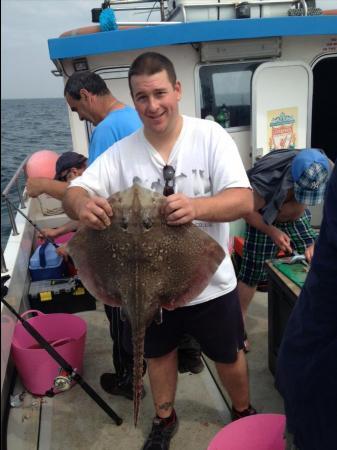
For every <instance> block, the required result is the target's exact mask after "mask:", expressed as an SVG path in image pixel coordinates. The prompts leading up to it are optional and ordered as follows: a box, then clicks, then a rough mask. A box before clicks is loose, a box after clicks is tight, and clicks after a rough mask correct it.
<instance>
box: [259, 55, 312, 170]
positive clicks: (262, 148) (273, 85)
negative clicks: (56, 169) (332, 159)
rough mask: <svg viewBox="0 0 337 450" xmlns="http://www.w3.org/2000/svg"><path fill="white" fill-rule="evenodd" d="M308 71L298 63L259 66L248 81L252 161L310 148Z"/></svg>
mask: <svg viewBox="0 0 337 450" xmlns="http://www.w3.org/2000/svg"><path fill="white" fill-rule="evenodd" d="M312 84H313V83H312V71H311V69H310V67H309V66H308V65H307V64H305V63H304V62H301V61H277V62H266V63H263V64H261V65H260V66H259V67H258V68H257V69H256V71H255V73H254V75H253V79H252V160H253V164H254V162H255V161H256V159H258V158H261V157H262V156H263V155H265V154H266V153H268V152H269V151H270V150H272V149H282V148H284V149H287V148H304V147H309V146H310V134H311V104H312Z"/></svg>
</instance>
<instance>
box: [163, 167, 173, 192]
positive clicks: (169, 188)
mask: <svg viewBox="0 0 337 450" xmlns="http://www.w3.org/2000/svg"><path fill="white" fill-rule="evenodd" d="M175 173H176V171H175V170H174V168H173V167H172V166H167V165H166V166H164V167H163V177H164V181H165V186H164V190H163V195H165V197H168V196H169V195H172V194H174V174H175Z"/></svg>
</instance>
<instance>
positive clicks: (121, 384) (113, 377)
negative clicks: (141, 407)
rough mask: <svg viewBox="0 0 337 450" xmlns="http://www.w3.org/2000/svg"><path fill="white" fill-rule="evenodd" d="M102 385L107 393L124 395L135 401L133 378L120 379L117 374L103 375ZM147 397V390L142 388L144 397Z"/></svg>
mask: <svg viewBox="0 0 337 450" xmlns="http://www.w3.org/2000/svg"><path fill="white" fill-rule="evenodd" d="M100 383H101V386H102V388H103V389H104V390H105V392H108V394H111V395H122V396H123V397H125V398H127V399H129V400H133V384H132V377H131V376H125V377H118V376H117V374H116V373H103V375H101V379H100ZM144 397H145V389H144V386H143V387H142V396H141V398H144Z"/></svg>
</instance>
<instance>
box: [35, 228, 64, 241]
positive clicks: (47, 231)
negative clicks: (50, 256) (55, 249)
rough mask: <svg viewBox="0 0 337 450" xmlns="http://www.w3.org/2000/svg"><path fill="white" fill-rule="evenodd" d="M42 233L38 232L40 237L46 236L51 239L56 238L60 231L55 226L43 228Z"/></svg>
mask: <svg viewBox="0 0 337 450" xmlns="http://www.w3.org/2000/svg"><path fill="white" fill-rule="evenodd" d="M41 231H42V233H39V234H38V238H39V239H45V238H46V237H47V238H49V239H55V238H57V237H58V236H59V235H60V233H59V232H58V230H57V229H55V228H42V230H41Z"/></svg>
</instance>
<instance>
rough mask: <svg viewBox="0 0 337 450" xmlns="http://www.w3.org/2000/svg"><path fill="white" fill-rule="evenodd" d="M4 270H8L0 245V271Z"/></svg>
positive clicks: (3, 271)
mask: <svg viewBox="0 0 337 450" xmlns="http://www.w3.org/2000/svg"><path fill="white" fill-rule="evenodd" d="M5 272H8V269H7V267H6V261H5V256H4V251H3V250H2V246H1V273H5Z"/></svg>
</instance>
